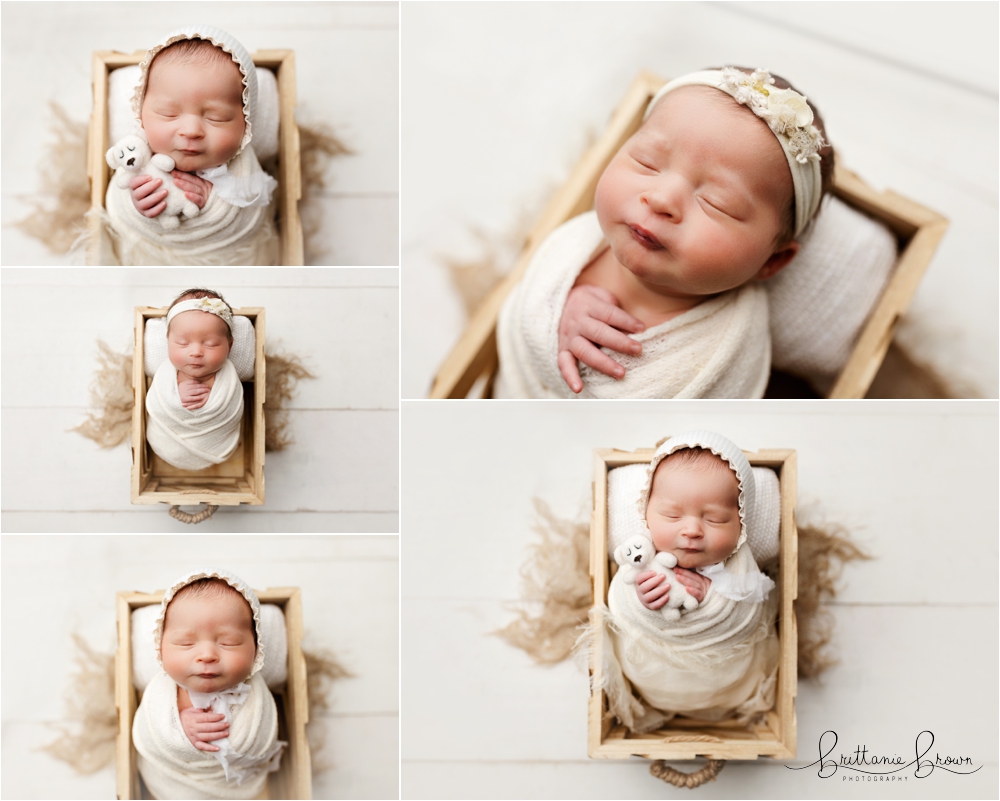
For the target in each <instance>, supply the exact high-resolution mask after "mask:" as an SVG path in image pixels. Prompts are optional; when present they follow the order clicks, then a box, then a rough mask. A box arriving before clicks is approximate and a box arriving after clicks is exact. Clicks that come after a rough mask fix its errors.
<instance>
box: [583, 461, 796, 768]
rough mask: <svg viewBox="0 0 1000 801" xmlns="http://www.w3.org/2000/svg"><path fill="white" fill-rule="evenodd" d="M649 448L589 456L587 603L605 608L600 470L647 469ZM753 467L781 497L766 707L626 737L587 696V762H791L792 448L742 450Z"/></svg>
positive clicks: (604, 499) (601, 702)
mask: <svg viewBox="0 0 1000 801" xmlns="http://www.w3.org/2000/svg"><path fill="white" fill-rule="evenodd" d="M653 453H654V450H653V449H652V448H643V449H639V450H635V451H629V452H626V451H619V450H597V451H595V452H594V483H593V498H594V508H593V512H592V515H591V522H590V574H591V579H592V582H593V598H594V603H595V604H606V603H607V597H608V587H609V584H610V581H611V577H612V575H613V573H612V570H613V569H614V567H615V565H614V564H613V562H612V561H611V560H609V559H608V471H610V470H613V469H614V468H616V467H621V466H623V465H629V464H643V463H648V462H649V461H650V459H651V458H652V456H653ZM746 457H747V459H748V460H749V462H750V464H751V465H753V466H754V467H770V468H772V469H773V470H774V471H775V472H776V473H777V474H778V483H779V487H780V493H781V528H780V562H779V566H778V573H779V575H778V590H779V592H780V593H781V596H780V603H779V607H778V640H779V656H778V660H779V661H778V686H777V690H776V693H775V705H774V709H772V710H771V711H769V712H768V713H767V715H766V717H765V719H764V722H763V723H762V724H760V725H753V726H745V725H742V724H739V723H737V722H736V721H735V720H725V721H717V722H708V721H698V720H693V719H674V720H671V721H669V722H668V723H666V724H664V726H663V727H662V728H660V729H658V730H657V731H655V732H650V733H647V734H634V733H632V732H629V731H628V730H627V729H626V728H625V727H624V726H622V725H621V724H619V723H616V722H615V721H614V719H613V718H612V717H610V716H609V715H608V711H607V701H606V699H605V695H604V691H603V690H601V691H598V692H594V691H593V690H592V691H591V695H590V701H589V706H588V710H587V729H588V731H587V752H588V754H589V755H590V756H591V757H592V758H594V759H627V758H629V757H631V756H640V757H645V758H647V759H671V760H684V759H695V758H698V757H707V758H710V759H757V758H758V757H760V756H768V757H772V758H781V759H793V758H794V757H795V749H796V740H797V732H796V720H795V696H796V694H797V692H798V672H797V657H798V632H797V629H796V625H795V610H794V607H793V602H794V600H795V598H796V597H797V596H798V534H797V530H796V527H795V504H796V492H797V490H796V454H795V451H793V450H785V449H775V450H761V451H757V452H755V453H752V452H746ZM602 647H603V646H602V641H601V639H600V638H598V639H597V640H596V646H595V648H594V649H593V650H592V651H591V660H590V673H591V686H594V685H599V684H600V683H601V678H602V676H601V665H602V661H603V660H602V654H601V649H602Z"/></svg>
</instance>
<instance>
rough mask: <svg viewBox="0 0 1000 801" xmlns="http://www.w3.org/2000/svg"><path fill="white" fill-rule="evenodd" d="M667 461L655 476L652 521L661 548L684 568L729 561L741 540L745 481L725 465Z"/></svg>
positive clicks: (650, 508)
mask: <svg viewBox="0 0 1000 801" xmlns="http://www.w3.org/2000/svg"><path fill="white" fill-rule="evenodd" d="M715 461H716V462H718V464H717V466H716V465H711V466H706V465H705V464H704V463H698V464H695V465H692V464H678V463H677V462H671V461H670V459H669V458H668V459H665V460H663V461H662V462H661V463H660V465H659V466H658V467H657V469H656V474H655V475H654V476H653V488H652V491H651V492H650V495H649V505H648V506H647V507H646V525H647V526H649V531H650V534H652V537H653V545H655V546H656V550H657V551H670V553H672V554H673V555H674V556H676V557H677V564H678V565H679V566H680V567H686V568H691V569H693V568H696V567H707V566H708V565H714V564H716V563H718V562H721V561H723V560H724V559H726V558H727V557H728V556H730V555H731V554H732V552H733V550H734V549H735V548H736V543H737V541H738V540H739V538H740V509H739V484H737V482H736V476H735V475H734V474H733V471H732V470H730V469H729V468H728V467H727V466H726V465H725V463H723V462H722V461H721V460H718V459H716V460H715Z"/></svg>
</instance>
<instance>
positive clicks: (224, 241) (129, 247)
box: [106, 26, 277, 265]
mask: <svg viewBox="0 0 1000 801" xmlns="http://www.w3.org/2000/svg"><path fill="white" fill-rule="evenodd" d="M256 104H257V72H256V68H255V67H254V64H253V60H252V59H251V57H250V55H249V53H247V51H246V50H245V49H244V48H243V46H242V45H241V44H240V43H239V42H238V41H237V40H236V39H234V38H233V37H232V36H231V35H230V34H228V33H226V32H225V31H222V30H220V29H218V28H212V27H209V26H191V27H188V28H182V29H180V30H179V31H175V32H174V33H172V34H170V35H169V36H167V37H166V38H165V39H163V40H161V41H160V42H159V43H158V44H157V45H155V46H154V47H153V48H152V49H151V50H149V52H148V53H147V54H146V57H145V59H144V60H143V62H142V63H141V64H140V67H139V82H138V85H137V86H136V89H135V94H134V95H133V97H132V112H133V114H134V116H135V120H136V124H137V126H138V128H137V130H136V132H135V134H134V135H136V136H139V137H140V138H142V139H143V140H145V142H146V143H148V147H149V149H150V150H151V151H152V154H153V163H154V164H155V165H156V166H159V164H160V163H164V164H166V171H167V172H169V176H165V177H156V176H151V175H149V174H148V172H149V170H148V169H146V170H144V169H143V168H142V167H139V168H138V169H132V170H131V171H129V168H130V165H129V164H128V159H127V158H125V157H126V156H128V155H129V154H128V153H126V152H125V151H126V148H125V146H124V144H122V143H127V142H128V141H129V139H128V137H126V139H124V140H122V142H121V143H118V145H115V146H113V147H112V148H111V149H110V150H109V151H108V162H109V164H112V166H117V167H119V168H120V170H119V172H120V173H123V174H125V175H126V176H130V178H129V180H128V183H127V184H126V185H125V186H120V185H119V184H118V182H117V181H112V182H111V184H110V185H109V186H108V191H107V196H106V204H107V213H108V217H109V219H110V228H111V233H112V235H113V239H114V241H115V245H116V248H117V250H118V256H119V259H120V260H121V263H122V264H129V265H141V264H232V265H236V264H239V265H244V264H251V265H254V264H274V263H275V262H276V248H277V235H276V233H275V228H274V219H273V218H274V214H273V210H272V209H271V205H270V204H271V195H272V193H273V191H274V189H275V187H276V186H277V182H276V181H275V180H274V178H272V177H271V176H270V175H268V174H267V173H266V172H264V170H263V169H262V168H261V166H260V163H259V162H258V160H257V156H256V154H255V153H254V149H253V146H252V145H251V144H250V142H251V140H252V138H253V127H252V124H251V116H252V115H253V114H254V110H255V107H256ZM133 144H135V143H133ZM119 145H121V147H119ZM119 153H120V154H121V158H117V157H118V155H119ZM164 159H165V161H164ZM131 166H134V164H133V165H131ZM165 183H166V184H171V183H172V184H173V186H169V185H165ZM174 187H176V189H174ZM170 192H173V193H174V194H175V195H177V194H179V193H180V192H183V199H181V200H180V203H179V205H177V206H176V208H174V207H173V206H172V207H171V209H170V210H169V211H168V194H169V193H170ZM185 200H186V201H187V203H185V202H184V201H185ZM191 204H193V205H191ZM184 209H186V211H185V210H184ZM178 211H180V212H181V216H180V217H179V220H180V224H179V225H178V224H177V221H176V220H175V219H172V215H176V214H178ZM168 214H169V215H171V216H168ZM161 215H162V219H159V218H160V217H161Z"/></svg>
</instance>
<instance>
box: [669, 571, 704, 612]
mask: <svg viewBox="0 0 1000 801" xmlns="http://www.w3.org/2000/svg"><path fill="white" fill-rule="evenodd" d="M674 575H675V576H677V580H678V581H679V582H680V583H681V584H683V585H684V586H685V587H686V588H687V591H688V594H689V595H691V596H692V597H693V598H694V599H695V600H696V601H697V602H698V603H701V602H702V601H704V600H705V594H706V593H707V592H708V588H709V587H710V586H712V579H710V578H708V576H703V575H702V574H701V573H696V572H695V571H694V570H687V569H686V568H683V567H675V568H674Z"/></svg>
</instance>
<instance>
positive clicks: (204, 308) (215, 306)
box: [167, 298, 233, 333]
mask: <svg viewBox="0 0 1000 801" xmlns="http://www.w3.org/2000/svg"><path fill="white" fill-rule="evenodd" d="M187 311H200V312H208V313H209V314H214V315H215V316H216V317H221V318H222V321H223V322H224V323H225V324H226V325H228V326H229V331H230V333H232V331H233V313H232V312H231V311H229V307H228V306H226V304H225V303H224V302H223V301H221V300H219V299H218V298H197V299H195V300H182V301H181V302H180V303H178V304H177V305H176V306H174V307H173V308H172V309H171V310H170V311H168V312H167V328H170V321H171V320H173V319H174V318H175V317H176V316H177V315H178V314H181V313H182V312H187Z"/></svg>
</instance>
